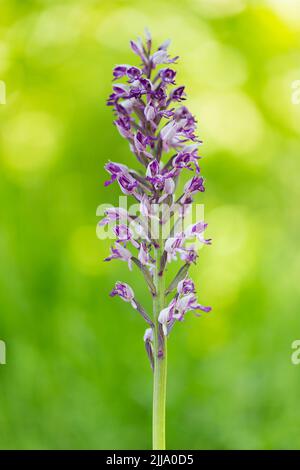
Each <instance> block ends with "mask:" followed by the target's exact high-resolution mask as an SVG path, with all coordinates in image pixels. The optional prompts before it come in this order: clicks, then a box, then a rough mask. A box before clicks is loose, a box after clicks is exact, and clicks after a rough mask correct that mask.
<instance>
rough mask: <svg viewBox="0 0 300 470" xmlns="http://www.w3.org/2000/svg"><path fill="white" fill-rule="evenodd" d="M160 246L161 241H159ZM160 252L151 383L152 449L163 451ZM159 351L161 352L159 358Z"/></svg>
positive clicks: (164, 375) (164, 372)
mask: <svg viewBox="0 0 300 470" xmlns="http://www.w3.org/2000/svg"><path fill="white" fill-rule="evenodd" d="M160 246H162V240H160ZM161 255H162V251H161V249H158V250H156V263H157V266H156V270H155V275H154V283H155V287H156V296H155V297H154V301H153V310H154V312H153V313H154V324H155V331H154V344H153V347H154V351H153V353H154V381H153V449H154V450H164V449H165V448H166V439H165V434H166V433H165V426H166V385H167V341H166V337H165V336H164V335H163V334H162V330H161V326H160V324H159V322H158V315H159V313H160V311H161V310H162V309H163V308H164V297H165V294H164V291H165V281H164V276H163V275H159V268H160V259H161ZM160 351H163V356H161V354H159V353H160Z"/></svg>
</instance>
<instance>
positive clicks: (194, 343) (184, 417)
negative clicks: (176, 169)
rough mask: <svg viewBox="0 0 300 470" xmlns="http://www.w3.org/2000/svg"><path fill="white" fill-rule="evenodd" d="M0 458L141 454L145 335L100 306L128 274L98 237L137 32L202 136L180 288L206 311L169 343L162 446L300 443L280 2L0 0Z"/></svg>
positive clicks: (289, 48) (295, 248) (298, 11)
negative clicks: (204, 240)
mask: <svg viewBox="0 0 300 470" xmlns="http://www.w3.org/2000/svg"><path fill="white" fill-rule="evenodd" d="M0 5H1V6H0V8H1V16H0V32H1V34H0V80H3V81H5V83H6V86H7V103H6V105H0V120H1V125H0V164H1V173H0V198H1V221H0V339H2V340H4V341H5V342H6V345H7V364H6V365H2V366H0V447H1V448H3V449H13V448H17V449H32V448H34V449H49V448H54V449H55V448H58V449H63V448H71V449H78V448H80V449H91V448H102V449H105V448H108V449H127V448H136V449H139V448H150V446H151V394H152V390H151V386H152V380H151V372H150V368H149V365H148V362H147V359H146V356H145V353H144V345H143V341H142V336H143V333H144V325H143V322H142V320H141V319H140V318H139V317H138V316H137V315H135V313H134V312H133V311H132V310H131V308H130V306H128V304H125V303H124V302H122V301H121V300H119V299H110V298H109V297H108V293H109V291H110V290H111V288H112V286H113V285H114V282H115V280H118V279H119V280H123V281H125V282H126V281H127V282H129V283H130V284H131V285H132V286H133V287H134V289H135V291H136V294H137V297H138V298H139V299H144V304H145V306H146V308H147V309H149V310H150V309H151V302H150V298H149V296H148V294H147V296H146V295H145V292H146V290H145V286H144V284H143V282H141V277H140V275H139V273H138V272H137V271H136V270H134V271H133V273H128V272H127V268H126V265H125V263H121V262H112V263H107V264H106V263H103V262H102V259H103V258H104V256H106V254H107V253H108V247H109V244H108V242H101V241H100V240H98V239H97V238H96V235H95V228H96V223H97V218H96V216H95V212H96V207H97V206H98V204H103V203H115V202H117V198H118V191H117V187H116V186H115V185H114V186H112V187H110V188H111V189H105V188H104V187H103V182H104V179H105V177H106V175H104V170H103V165H104V162H105V161H107V160H108V159H111V160H116V161H122V162H125V163H128V164H131V162H133V159H132V156H131V154H130V152H129V149H128V146H127V143H126V141H125V140H124V139H122V138H121V137H120V136H119V135H118V133H117V130H116V129H115V127H114V126H113V125H112V114H111V109H109V108H106V106H105V99H106V96H107V95H108V93H109V92H110V88H111V69H112V67H113V66H114V65H115V64H117V63H130V62H133V63H134V64H136V65H137V64H138V61H137V60H136V57H135V56H134V55H133V54H132V53H131V51H130V49H129V47H128V43H129V40H130V39H131V38H135V37H136V36H138V35H139V34H142V33H143V29H144V27H145V26H148V28H149V29H150V30H151V32H152V34H153V36H154V41H155V43H156V45H159V43H160V42H162V41H163V40H164V39H166V38H171V39H172V45H171V54H172V55H176V54H178V55H180V61H179V64H178V67H177V70H178V74H177V83H178V84H183V83H184V84H185V85H186V87H187V92H188V99H189V100H188V102H187V104H188V105H189V107H190V108H191V110H192V111H193V112H194V113H195V114H196V116H197V118H198V121H199V126H200V135H201V137H202V138H203V140H204V142H205V146H204V147H203V149H202V154H203V155H204V156H205V159H204V160H203V161H202V168H203V174H204V175H205V177H206V188H207V191H206V193H205V195H204V198H203V201H204V203H205V219H206V221H207V222H208V223H209V230H208V232H207V235H209V236H211V237H212V238H213V245H212V246H211V247H206V248H205V249H204V250H202V251H201V253H200V260H199V261H200V262H199V265H198V267H197V269H193V273H192V274H193V276H194V278H195V280H196V283H197V289H198V291H199V298H200V300H201V302H202V303H204V304H208V305H212V306H213V312H212V313H211V314H209V315H205V316H203V317H202V318H200V319H197V318H195V317H193V315H190V316H188V317H187V319H186V321H185V322H184V323H183V324H182V325H179V326H177V328H176V329H175V330H174V333H173V334H172V336H171V339H170V341H169V380H168V408H167V415H168V416H167V431H168V433H167V443H168V447H169V448H172V449H175V448H179V449H216V448H220V449H238V448H241V449H249V448H257V449H276V448H288V449H289V448H299V447H300V440H299V426H300V408H299V389H300V365H299V366H295V365H292V363H291V353H292V349H291V343H292V341H293V340H295V339H299V338H300V316H299V311H300V291H299V277H300V252H299V229H300V220H299V198H300V184H299V174H300V161H299V153H300V142H299V134H300V105H298V106H297V105H293V104H292V101H291V94H292V89H291V86H292V82H293V81H294V80H300V47H299V46H300V2H299V1H298V0H296V1H292V0H286V1H281V0H270V1H250V0H249V1H246V0H181V1H179V2H177V4H175V2H174V1H171V0H160V1H158V0H145V1H143V2H138V1H135V0H131V1H130V0H129V1H121V0H120V1H108V0H106V1H93V0H69V1H68V0H66V1H63V0H59V1H56V0H48V1H47V0H36V1H34V0H31V1H30V0H28V1H24V0H20V1H17V0H4V1H3V0H1V1H0Z"/></svg>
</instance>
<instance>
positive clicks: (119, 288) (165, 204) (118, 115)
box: [100, 32, 210, 366]
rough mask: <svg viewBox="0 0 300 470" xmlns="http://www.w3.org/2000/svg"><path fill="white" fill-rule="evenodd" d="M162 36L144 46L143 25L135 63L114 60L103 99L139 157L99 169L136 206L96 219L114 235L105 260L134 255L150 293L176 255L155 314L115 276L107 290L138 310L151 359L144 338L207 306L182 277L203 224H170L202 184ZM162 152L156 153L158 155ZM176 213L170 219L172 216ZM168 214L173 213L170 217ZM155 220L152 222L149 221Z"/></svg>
mask: <svg viewBox="0 0 300 470" xmlns="http://www.w3.org/2000/svg"><path fill="white" fill-rule="evenodd" d="M168 46H169V41H166V42H164V43H163V44H162V45H161V46H160V47H159V48H158V49H157V50H156V51H155V52H152V39H151V36H150V34H149V33H148V32H146V40H145V42H143V41H142V40H141V39H139V40H137V41H131V49H132V50H133V52H134V53H135V54H136V55H137V56H138V58H139V60H140V66H138V67H137V66H132V65H127V64H122V65H117V66H116V67H115V68H114V69H113V87H112V88H113V89H112V93H111V95H110V96H109V98H108V101H107V104H108V106H111V107H112V108H113V111H114V115H115V120H114V124H115V126H116V128H117V129H118V131H119V133H120V134H121V136H122V137H123V138H124V139H126V140H127V141H128V143H129V147H130V150H131V152H132V153H133V154H134V155H135V156H136V158H137V160H138V162H139V163H140V165H141V170H139V171H137V170H133V169H131V168H130V167H129V166H127V165H124V164H120V163H116V162H108V163H107V164H106V165H105V170H106V171H107V172H108V174H109V175H110V177H109V179H108V180H107V181H106V182H105V185H106V186H108V185H111V184H118V185H119V187H120V189H121V191H122V192H123V193H124V194H125V195H127V196H129V195H130V196H132V197H133V198H134V199H135V200H136V201H137V203H138V204H139V207H140V211H139V212H140V214H139V215H138V216H132V215H130V214H129V213H128V212H127V211H126V210H124V209H122V208H120V207H115V208H110V209H107V211H106V213H105V217H104V218H103V220H102V221H101V222H100V224H101V225H108V224H112V223H113V224H114V228H113V231H114V234H115V237H116V241H115V244H114V246H113V247H112V248H111V254H110V256H108V257H107V258H106V261H110V260H112V259H120V260H122V261H125V262H126V263H128V267H129V269H132V264H133V263H134V264H135V265H136V266H137V267H138V268H139V269H140V270H141V272H142V273H143V275H144V277H145V280H146V282H147V284H148V286H149V289H150V291H151V293H152V295H153V297H154V298H155V296H157V294H158V293H157V286H156V284H155V272H157V273H158V275H159V276H163V275H164V272H165V271H166V267H167V264H168V263H170V262H171V261H173V260H174V259H177V255H179V256H180V259H181V260H182V261H183V262H184V264H183V266H182V267H181V269H180V270H179V272H178V274H177V276H176V277H175V279H174V280H173V281H172V282H171V284H170V285H169V287H168V288H167V290H166V292H165V295H168V294H170V293H171V292H172V291H174V290H175V289H176V294H175V296H174V298H173V299H172V300H171V302H170V303H169V305H168V306H167V307H166V308H163V309H161V311H160V313H159V315H158V317H157V322H156V323H155V319H153V320H151V318H150V316H149V315H148V314H146V312H145V311H144V309H143V307H141V305H140V304H139V303H138V302H137V300H136V299H135V297H134V293H133V291H132V289H131V288H130V287H129V286H128V285H127V284H125V283H121V282H117V283H116V286H115V288H114V290H113V291H112V293H111V295H112V296H116V295H117V296H119V297H121V298H122V299H123V300H125V301H126V302H130V303H131V305H132V306H133V307H134V308H135V309H136V310H138V311H139V312H140V313H141V314H142V316H143V318H144V319H145V320H146V321H147V323H148V325H150V328H148V329H147V330H146V333H145V336H144V340H145V345H146V350H147V352H148V355H149V358H150V360H151V364H152V366H153V354H152V342H153V335H154V331H155V328H157V327H159V328H160V329H161V330H162V332H163V334H164V335H165V336H167V335H168V334H169V332H170V330H171V328H172V327H173V325H174V323H175V322H176V321H182V320H183V319H184V317H185V314H186V313H187V312H188V311H191V310H192V311H196V310H202V311H205V312H208V311H209V310H210V307H204V306H202V305H200V304H198V302H197V299H196V295H195V286H194V284H193V282H192V280H191V279H190V278H189V277H188V270H189V267H190V265H191V263H196V260H197V250H196V247H195V245H194V244H192V245H191V244H190V245H188V244H187V242H188V240H192V239H194V240H196V241H198V242H200V243H204V244H209V243H210V240H208V239H205V238H204V235H203V233H204V231H205V228H206V224H205V223H204V222H203V221H199V222H197V223H194V224H192V225H189V226H188V227H187V228H185V229H181V230H177V229H176V226H177V222H176V220H177V221H178V220H179V221H182V220H183V219H184V218H185V215H186V214H187V212H188V211H189V209H190V208H191V205H192V203H193V201H194V197H195V195H196V194H198V193H202V192H203V191H204V179H203V177H202V176H201V171H200V167H199V159H200V156H199V154H198V148H199V145H200V144H201V143H202V142H201V140H199V139H198V137H197V135H196V120H195V117H194V116H193V115H192V114H191V113H190V111H189V110H188V108H187V107H186V106H184V105H183V104H182V102H183V101H184V100H185V87H184V86H177V85H176V82H175V80H176V71H175V70H174V69H173V64H174V63H176V61H177V59H178V57H171V56H170V55H169V53H168ZM163 157H164V159H163ZM182 172H187V173H186V174H188V173H189V172H190V173H192V174H191V178H190V179H189V180H188V181H187V182H186V184H185V185H184V188H183V191H182V193H181V194H180V196H179V197H177V198H176V197H175V192H176V188H177V186H178V180H179V176H180V175H181V173H182ZM176 218H177V219H176ZM175 219H176V220H175ZM171 220H172V221H173V222H172V229H171V230H170V232H169V235H168V236H167V237H166V239H164V237H162V236H161V230H162V226H164V225H165V224H166V223H170V221H171ZM153 221H156V222H157V224H156V228H157V229H156V230H154V229H152V228H150V227H152V225H151V224H152V222H153Z"/></svg>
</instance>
